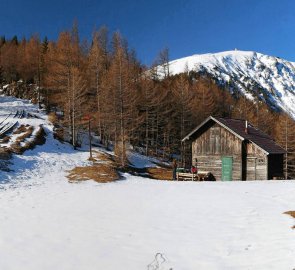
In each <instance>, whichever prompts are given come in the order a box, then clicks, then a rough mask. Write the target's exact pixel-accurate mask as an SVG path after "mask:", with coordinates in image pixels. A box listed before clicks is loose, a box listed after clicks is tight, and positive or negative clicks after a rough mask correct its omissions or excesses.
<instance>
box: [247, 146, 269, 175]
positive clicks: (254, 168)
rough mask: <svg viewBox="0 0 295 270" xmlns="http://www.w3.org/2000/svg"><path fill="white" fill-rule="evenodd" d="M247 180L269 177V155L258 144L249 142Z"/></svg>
mask: <svg viewBox="0 0 295 270" xmlns="http://www.w3.org/2000/svg"><path fill="white" fill-rule="evenodd" d="M246 168H247V169H246V170H247V176H246V180H264V179H268V156H267V154H266V153H265V152H264V151H262V150H261V149H260V148H259V147H258V146H256V145H255V144H253V143H251V142H249V143H248V144H247V163H246Z"/></svg>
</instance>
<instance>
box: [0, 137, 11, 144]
mask: <svg viewBox="0 0 295 270" xmlns="http://www.w3.org/2000/svg"><path fill="white" fill-rule="evenodd" d="M9 141H10V136H7V135H6V136H5V137H4V138H2V139H0V143H8V142H9Z"/></svg>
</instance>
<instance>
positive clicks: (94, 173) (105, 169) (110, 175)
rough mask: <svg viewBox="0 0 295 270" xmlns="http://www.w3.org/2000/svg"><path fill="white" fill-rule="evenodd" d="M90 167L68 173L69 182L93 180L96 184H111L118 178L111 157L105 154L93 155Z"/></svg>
mask: <svg viewBox="0 0 295 270" xmlns="http://www.w3.org/2000/svg"><path fill="white" fill-rule="evenodd" d="M92 162H93V163H92V165H90V166H85V167H76V168H74V169H73V170H71V171H69V175H68V176H67V178H68V179H69V182H71V183H73V182H74V183H75V182H79V181H86V180H93V181H95V182H98V183H107V182H113V181H116V180H118V179H119V178H120V176H119V174H118V172H117V170H116V166H115V162H114V161H113V159H112V157H111V156H110V155H108V154H105V153H95V154H94V157H93V159H92Z"/></svg>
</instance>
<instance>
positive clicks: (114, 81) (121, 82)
mask: <svg viewBox="0 0 295 270" xmlns="http://www.w3.org/2000/svg"><path fill="white" fill-rule="evenodd" d="M169 61H170V59H169V50H168V49H167V48H165V49H163V50H162V51H160V52H159V54H158V56H157V57H156V59H155V61H154V63H153V65H152V66H150V67H146V66H144V65H142V63H140V61H139V60H138V58H137V56H136V53H135V51H134V50H132V49H130V47H129V45H128V42H127V41H126V39H124V38H123V37H122V36H121V35H120V33H118V32H115V33H113V34H110V33H109V31H108V29H107V28H106V27H101V28H100V29H98V30H96V31H94V32H93V35H92V38H91V42H90V43H89V42H87V41H81V40H80V37H79V33H78V27H77V24H76V23H74V25H73V27H72V29H71V30H69V31H63V32H61V33H60V34H59V37H58V39H57V41H49V40H48V39H47V38H45V39H44V40H42V41H41V40H40V38H39V36H38V35H34V36H32V37H31V38H29V39H25V38H24V39H22V40H18V38H17V37H16V36H15V37H13V38H12V39H8V40H7V39H6V38H5V37H1V38H0V84H1V85H2V86H3V85H4V84H8V83H13V82H17V81H19V80H22V81H23V82H24V83H25V84H34V85H35V86H36V87H35V100H36V102H39V103H40V105H41V103H42V104H44V105H45V106H46V108H47V110H48V111H53V110H55V111H58V112H61V113H62V117H60V118H59V120H58V122H59V124H60V125H62V126H63V127H64V137H65V138H66V139H67V140H68V141H70V142H71V143H72V145H73V146H77V145H78V144H79V141H80V134H81V131H83V130H84V129H85V116H87V115H90V116H91V117H92V119H93V120H92V125H93V127H94V131H95V132H96V134H97V135H98V136H99V138H100V140H101V143H102V144H104V145H106V146H108V145H109V144H110V143H112V144H113V145H114V149H115V153H116V154H117V157H118V162H119V163H120V165H121V166H125V165H126V162H127V160H126V150H127V149H128V147H130V146H133V147H135V148H138V149H141V151H143V152H144V153H145V154H146V155H153V156H161V157H163V158H171V157H172V155H173V154H178V155H179V156H181V159H182V162H185V160H186V159H185V158H184V157H185V156H187V155H185V153H186V152H187V151H189V147H188V148H187V146H184V145H182V144H181V139H182V138H183V137H184V136H185V135H186V134H188V133H189V132H190V131H191V130H192V129H193V128H194V127H196V126H197V125H198V124H200V123H201V122H202V121H203V120H204V119H206V118H207V117H208V116H209V115H215V116H220V117H232V118H243V119H247V120H248V121H249V122H251V123H252V124H253V125H254V126H257V127H258V128H259V129H261V130H263V131H264V132H266V133H267V134H269V135H271V136H272V137H274V138H275V139H276V140H277V141H278V142H279V144H280V145H281V146H282V147H284V148H285V149H287V151H288V155H287V160H286V164H287V165H286V172H288V175H289V176H290V177H295V135H294V133H295V125H294V120H293V119H291V118H290V117H288V116H287V115H285V114H283V113H278V112H274V111H272V110H271V109H270V108H269V107H268V106H267V105H266V104H265V103H264V102H262V101H260V100H259V98H258V97H257V98H256V100H254V101H250V100H248V99H246V98H245V97H244V96H243V95H239V94H238V92H236V94H235V95H233V94H231V92H232V91H229V90H231V89H230V88H231V87H232V86H231V85H230V83H225V84H222V85H221V84H218V83H217V82H216V81H215V79H214V78H212V77H211V76H210V74H208V73H206V72H202V73H197V72H194V71H189V70H188V68H185V69H184V70H183V73H181V74H178V75H171V72H170V68H169Z"/></svg>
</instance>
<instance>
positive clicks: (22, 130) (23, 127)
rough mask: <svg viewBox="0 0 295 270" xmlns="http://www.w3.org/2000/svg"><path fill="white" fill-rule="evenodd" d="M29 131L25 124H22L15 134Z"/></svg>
mask: <svg viewBox="0 0 295 270" xmlns="http://www.w3.org/2000/svg"><path fill="white" fill-rule="evenodd" d="M26 131H27V127H26V126H25V125H20V126H19V127H18V128H17V129H16V130H15V131H13V134H21V133H24V132H26Z"/></svg>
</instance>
